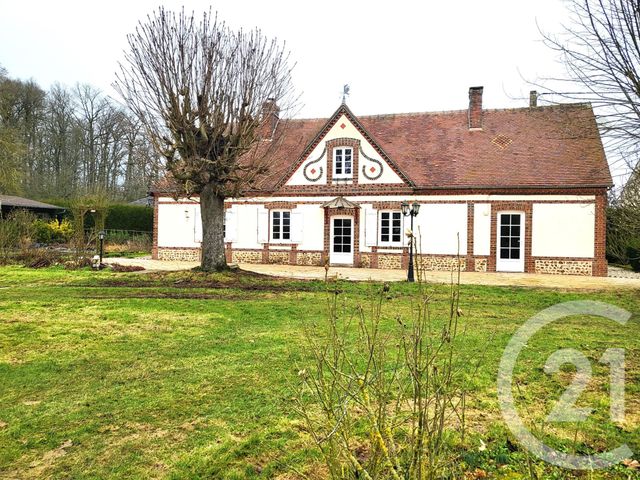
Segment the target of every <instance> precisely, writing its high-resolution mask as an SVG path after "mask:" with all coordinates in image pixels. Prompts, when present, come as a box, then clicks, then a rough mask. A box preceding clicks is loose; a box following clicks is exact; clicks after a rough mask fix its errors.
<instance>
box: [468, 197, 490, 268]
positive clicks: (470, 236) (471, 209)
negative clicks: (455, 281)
mask: <svg viewBox="0 0 640 480" xmlns="http://www.w3.org/2000/svg"><path fill="white" fill-rule="evenodd" d="M474 211H475V210H474V203H473V202H467V261H466V268H465V269H466V271H467V272H473V271H476V272H477V271H481V270H476V266H475V259H474V258H473V236H474V231H473V216H474ZM484 268H485V269H484V271H486V270H487V266H486V264H485V267H484Z"/></svg>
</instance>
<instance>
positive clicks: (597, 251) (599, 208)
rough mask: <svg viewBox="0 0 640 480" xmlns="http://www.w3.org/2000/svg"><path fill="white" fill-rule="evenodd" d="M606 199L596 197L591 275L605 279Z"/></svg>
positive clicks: (606, 271) (600, 196)
mask: <svg viewBox="0 0 640 480" xmlns="http://www.w3.org/2000/svg"><path fill="white" fill-rule="evenodd" d="M606 208H607V198H606V196H605V195H604V194H603V193H600V194H599V195H596V222H595V223H596V225H595V245H594V252H593V253H594V262H593V270H592V273H591V274H592V275H595V276H597V277H606V276H607V275H608V270H609V269H608V266H607V257H606V252H607V213H606V212H607V210H606Z"/></svg>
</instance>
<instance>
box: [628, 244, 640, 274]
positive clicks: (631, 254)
mask: <svg viewBox="0 0 640 480" xmlns="http://www.w3.org/2000/svg"><path fill="white" fill-rule="evenodd" d="M627 257H628V258H629V265H631V268H633V271H634V272H640V238H635V239H633V240H632V241H630V242H629V245H627Z"/></svg>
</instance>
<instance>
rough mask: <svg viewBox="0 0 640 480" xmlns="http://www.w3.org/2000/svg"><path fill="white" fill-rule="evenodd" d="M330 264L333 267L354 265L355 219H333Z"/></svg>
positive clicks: (340, 217)
mask: <svg viewBox="0 0 640 480" xmlns="http://www.w3.org/2000/svg"><path fill="white" fill-rule="evenodd" d="M329 262H330V263H331V264H332V265H353V217H347V216H335V217H331V248H330V251H329Z"/></svg>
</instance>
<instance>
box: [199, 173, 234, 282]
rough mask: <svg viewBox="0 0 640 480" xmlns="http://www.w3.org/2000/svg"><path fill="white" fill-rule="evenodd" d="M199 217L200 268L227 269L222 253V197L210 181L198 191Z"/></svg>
mask: <svg viewBox="0 0 640 480" xmlns="http://www.w3.org/2000/svg"><path fill="white" fill-rule="evenodd" d="M200 217H201V219H202V269H203V270H205V271H213V270H225V269H227V268H228V267H227V259H226V258H225V255H224V197H222V196H219V195H217V194H216V193H215V188H214V185H213V184H212V183H209V184H208V185H206V186H205V187H204V189H203V190H202V192H200Z"/></svg>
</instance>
